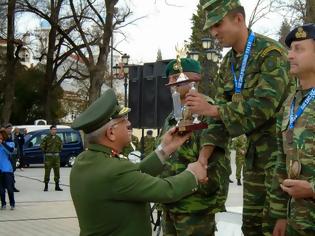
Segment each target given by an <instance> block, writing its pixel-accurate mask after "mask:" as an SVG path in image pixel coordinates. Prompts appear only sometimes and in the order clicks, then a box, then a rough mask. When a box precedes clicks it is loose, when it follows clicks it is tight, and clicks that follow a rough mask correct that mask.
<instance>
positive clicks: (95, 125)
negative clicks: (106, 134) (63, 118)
mask: <svg viewBox="0 0 315 236" xmlns="http://www.w3.org/2000/svg"><path fill="white" fill-rule="evenodd" d="M129 111H130V108H127V107H122V106H119V104H118V101H117V98H116V95H115V93H114V90H112V89H108V90H106V91H105V92H104V93H103V94H102V95H101V96H100V97H99V98H98V99H97V100H96V101H95V102H93V103H92V104H91V105H90V106H89V107H88V108H87V109H86V110H85V111H84V112H83V113H82V114H81V115H80V116H79V117H78V118H76V119H75V120H74V121H73V123H72V125H71V127H72V128H73V129H78V130H83V131H84V133H87V134H88V133H91V132H93V131H94V130H97V129H99V128H101V127H102V126H103V125H105V124H106V123H107V122H109V121H110V120H112V119H116V118H119V117H123V116H125V115H126V114H128V112H129Z"/></svg>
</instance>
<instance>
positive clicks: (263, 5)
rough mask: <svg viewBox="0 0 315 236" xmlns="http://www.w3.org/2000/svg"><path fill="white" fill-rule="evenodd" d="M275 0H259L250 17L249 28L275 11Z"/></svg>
mask: <svg viewBox="0 0 315 236" xmlns="http://www.w3.org/2000/svg"><path fill="white" fill-rule="evenodd" d="M273 6H274V1H273V0H258V1H257V3H256V5H255V7H254V10H253V12H252V14H251V16H250V18H249V23H248V28H252V26H253V25H254V24H256V23H257V22H258V21H259V20H261V19H263V18H266V17H267V15H268V14H269V13H270V12H272V11H273Z"/></svg>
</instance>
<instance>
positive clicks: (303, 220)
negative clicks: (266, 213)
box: [270, 90, 315, 232]
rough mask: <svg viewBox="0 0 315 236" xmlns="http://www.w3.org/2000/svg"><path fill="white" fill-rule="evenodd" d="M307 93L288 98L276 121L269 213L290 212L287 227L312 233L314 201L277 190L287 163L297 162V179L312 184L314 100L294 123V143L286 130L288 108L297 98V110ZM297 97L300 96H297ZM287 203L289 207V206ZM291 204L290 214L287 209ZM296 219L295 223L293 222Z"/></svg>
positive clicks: (314, 181)
mask: <svg viewBox="0 0 315 236" xmlns="http://www.w3.org/2000/svg"><path fill="white" fill-rule="evenodd" d="M307 92H308V91H305V90H304V91H301V90H298V91H297V93H296V94H293V95H291V96H289V97H288V99H287V100H286V102H285V103H284V106H283V108H282V110H281V113H280V114H279V117H278V119H277V140H278V151H277V153H275V155H276V156H277V165H276V169H275V178H274V180H273V183H272V192H271V193H272V195H271V204H270V207H271V214H272V216H274V217H276V218H278V219H280V218H286V216H287V212H291V213H290V219H289V224H290V225H294V227H297V230H298V231H299V230H302V231H303V230H305V229H306V228H308V230H310V229H312V230H313V232H315V224H314V222H315V201H314V199H294V198H292V199H290V200H289V195H288V194H286V193H285V192H283V191H282V190H281V188H280V183H282V181H283V180H284V179H287V178H288V173H289V168H290V163H292V161H294V160H298V161H299V162H300V163H301V172H300V175H299V176H298V177H297V179H300V180H306V181H309V182H310V183H311V184H312V185H313V187H314V184H315V113H314V110H315V101H314V100H313V101H312V102H311V103H310V104H309V105H308V106H307V108H306V109H305V110H304V112H303V113H302V115H301V116H300V118H299V119H298V120H297V121H296V123H295V126H294V129H293V142H292V143H291V144H290V143H289V142H288V139H287V136H286V131H287V130H288V126H289V114H290V105H291V102H292V100H293V97H294V96H296V97H297V98H296V100H297V102H296V104H295V108H297V107H298V104H299V103H298V100H299V99H298V96H300V97H301V94H302V97H304V98H305V97H306V94H307ZM299 94H300V95H299ZM288 201H290V204H288ZM288 205H290V211H288V210H287V206H288ZM292 219H295V220H296V222H292ZM310 227H312V228H310Z"/></svg>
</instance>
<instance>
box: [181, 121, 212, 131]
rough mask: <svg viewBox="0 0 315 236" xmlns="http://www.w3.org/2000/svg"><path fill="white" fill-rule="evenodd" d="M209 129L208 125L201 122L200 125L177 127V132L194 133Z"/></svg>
mask: <svg viewBox="0 0 315 236" xmlns="http://www.w3.org/2000/svg"><path fill="white" fill-rule="evenodd" d="M206 128H208V124H207V123H203V122H200V123H198V124H193V123H191V124H179V126H178V127H176V131H177V132H179V133H182V134H185V133H188V132H192V131H195V130H201V129H206Z"/></svg>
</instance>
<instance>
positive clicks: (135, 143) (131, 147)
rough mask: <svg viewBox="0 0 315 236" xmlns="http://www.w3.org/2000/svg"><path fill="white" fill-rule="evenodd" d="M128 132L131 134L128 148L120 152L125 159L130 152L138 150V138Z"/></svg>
mask: <svg viewBox="0 0 315 236" xmlns="http://www.w3.org/2000/svg"><path fill="white" fill-rule="evenodd" d="M129 132H131V142H130V143H129V145H128V146H126V147H124V149H123V150H122V152H121V153H122V154H123V155H124V156H126V157H127V156H128V155H129V153H131V152H132V151H136V150H139V139H138V137H137V136H135V135H133V134H132V129H131V130H130V131H129Z"/></svg>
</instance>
